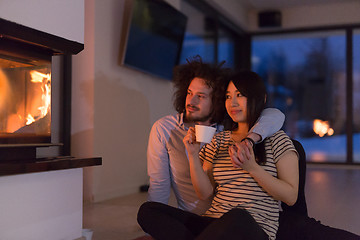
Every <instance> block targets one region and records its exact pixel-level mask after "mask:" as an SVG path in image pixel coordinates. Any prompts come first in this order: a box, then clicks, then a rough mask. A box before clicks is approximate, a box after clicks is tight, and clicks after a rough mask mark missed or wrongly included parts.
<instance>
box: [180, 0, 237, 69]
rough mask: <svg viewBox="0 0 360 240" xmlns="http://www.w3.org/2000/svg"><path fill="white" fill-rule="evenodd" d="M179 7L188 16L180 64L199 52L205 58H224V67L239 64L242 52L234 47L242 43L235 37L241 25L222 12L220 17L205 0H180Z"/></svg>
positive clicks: (204, 59)
mask: <svg viewBox="0 0 360 240" xmlns="http://www.w3.org/2000/svg"><path fill="white" fill-rule="evenodd" d="M181 11H182V12H183V13H184V14H185V15H186V16H187V17H188V22H187V28H186V34H185V38H184V42H183V47H182V52H181V56H180V61H179V63H180V64H184V63H186V59H189V58H191V57H194V56H196V55H200V56H201V58H202V59H203V61H204V62H209V63H220V62H222V61H224V60H225V66H226V67H230V68H235V67H236V66H238V63H239V60H238V58H239V57H240V55H241V53H240V52H237V51H236V48H237V47H238V46H237V45H239V44H241V43H240V42H239V41H238V40H237V39H238V38H239V34H240V32H242V30H241V29H236V27H234V26H233V25H232V24H231V23H229V22H228V21H226V20H224V19H225V18H224V16H222V17H221V20H220V14H219V13H218V12H216V10H214V9H213V8H211V6H209V5H207V4H206V3H200V2H199V1H188V0H182V1H181ZM234 29H235V30H234Z"/></svg>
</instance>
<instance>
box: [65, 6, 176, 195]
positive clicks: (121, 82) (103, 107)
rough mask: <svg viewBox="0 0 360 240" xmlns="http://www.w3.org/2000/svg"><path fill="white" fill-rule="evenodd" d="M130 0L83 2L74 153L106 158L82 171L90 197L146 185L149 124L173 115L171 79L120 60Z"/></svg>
mask: <svg viewBox="0 0 360 240" xmlns="http://www.w3.org/2000/svg"><path fill="white" fill-rule="evenodd" d="M126 1H127V0H126ZM126 1H125V0H121V1H119V0H107V1H95V0H86V1H85V19H86V21H85V40H84V42H85V49H84V51H83V52H81V53H80V54H78V55H77V56H74V58H73V104H72V155H74V156H83V157H85V156H101V157H103V165H102V166H101V167H97V168H87V169H85V171H84V178H85V179H84V198H85V200H86V201H101V200H104V199H109V198H112V197H118V196H122V195H127V194H130V193H134V192H137V191H138V190H139V187H140V186H141V185H143V184H147V183H148V177H147V172H146V148H147V141H148V135H149V132H150V128H151V126H152V124H153V123H154V122H155V121H156V120H157V119H159V118H160V117H162V116H164V115H167V114H169V113H174V110H173V107H172V94H173V89H172V83H171V81H168V80H165V79H160V78H157V77H154V76H151V75H148V74H145V73H142V72H139V71H136V70H132V69H129V68H126V67H124V66H121V65H120V64H118V62H119V51H120V46H121V45H120V44H121V43H120V42H121V41H120V40H121V37H122V36H123V35H122V34H123V33H122V28H123V20H124V19H123V13H124V9H125V8H126V6H127V4H126V3H128V2H126ZM176 1H177V0H176ZM176 1H175V0H172V1H171V4H173V5H174V6H175V7H177V5H178V3H179V2H176ZM127 11H129V10H127Z"/></svg>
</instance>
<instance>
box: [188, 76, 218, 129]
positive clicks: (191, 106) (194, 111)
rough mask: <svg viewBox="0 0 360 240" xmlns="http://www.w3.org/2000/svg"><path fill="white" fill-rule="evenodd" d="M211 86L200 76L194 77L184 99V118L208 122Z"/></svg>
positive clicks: (210, 106) (200, 122)
mask: <svg viewBox="0 0 360 240" xmlns="http://www.w3.org/2000/svg"><path fill="white" fill-rule="evenodd" d="M212 91H213V90H212V88H210V87H209V86H208V85H206V83H205V81H204V80H203V79H202V78H194V79H193V80H192V81H191V83H190V85H189V87H188V90H187V96H186V101H185V108H186V120H187V121H188V122H190V121H191V122H197V123H199V124H205V125H208V124H210V114H211V112H212V101H211V99H212V97H211V94H212Z"/></svg>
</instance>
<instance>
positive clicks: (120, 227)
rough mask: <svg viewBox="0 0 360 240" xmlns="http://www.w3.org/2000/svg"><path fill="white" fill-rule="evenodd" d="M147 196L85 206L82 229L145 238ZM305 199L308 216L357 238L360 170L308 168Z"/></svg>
mask: <svg viewBox="0 0 360 240" xmlns="http://www.w3.org/2000/svg"><path fill="white" fill-rule="evenodd" d="M146 197H147V196H146V193H137V194H133V195H129V196H125V197H121V198H116V199H112V200H107V201H104V202H100V203H95V204H86V205H85V206H84V219H83V222H84V228H89V229H91V230H92V231H93V238H92V239H93V240H115V239H117V240H131V239H134V238H136V237H139V236H142V235H144V233H143V232H142V230H141V229H140V227H139V226H138V225H137V222H136V213H137V210H138V207H139V206H140V205H141V203H143V202H144V201H146ZM306 199H307V204H308V210H309V216H310V217H313V218H315V219H316V220H320V221H321V222H322V223H323V224H326V225H329V226H332V227H337V228H341V229H345V230H348V231H351V232H353V233H356V234H358V235H360V168H359V167H357V168H356V167H354V168H351V169H349V168H342V167H339V166H336V167H334V166H323V165H320V166H319V165H310V166H308V167H307V176H306ZM172 202H174V199H172Z"/></svg>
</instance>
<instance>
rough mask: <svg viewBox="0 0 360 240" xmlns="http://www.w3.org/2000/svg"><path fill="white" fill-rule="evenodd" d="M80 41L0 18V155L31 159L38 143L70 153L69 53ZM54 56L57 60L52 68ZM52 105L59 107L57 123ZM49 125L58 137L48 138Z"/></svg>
mask: <svg viewBox="0 0 360 240" xmlns="http://www.w3.org/2000/svg"><path fill="white" fill-rule="evenodd" d="M83 47H84V46H83V44H80V43H77V42H73V41H70V40H67V39H64V38H61V37H58V36H54V35H51V34H48V33H45V32H41V31H38V30H35V29H32V28H28V27H25V26H23V25H19V24H16V23H13V22H10V21H7V20H4V19H1V18H0V161H3V160H13V159H16V160H17V159H34V158H36V149H37V148H40V147H51V146H61V147H62V149H63V151H62V153H65V154H69V145H70V141H69V139H68V138H69V136H70V124H69V123H70V111H71V108H70V106H71V104H69V103H70V100H71V67H70V66H71V55H72V54H77V53H79V52H80V51H81V50H82V49H83ZM55 56H58V57H59V56H60V58H61V59H62V60H61V64H59V66H60V67H59V68H60V69H57V70H56V71H53V69H54V66H53V64H52V62H53V58H54V57H55ZM54 74H57V75H54ZM53 79H54V80H53ZM55 80H57V81H59V82H61V83H59V82H55V83H54V82H53V81H55ZM54 86H56V87H58V88H59V89H53V88H54ZM54 90H55V91H57V92H60V94H58V95H60V100H59V101H57V103H56V104H55V103H54V102H53V101H52V98H53V94H52V92H53V91H54ZM53 108H56V109H57V111H58V112H61V113H60V114H56V115H57V116H59V117H60V119H59V120H57V124H56V126H53V125H52V123H53V119H52V110H53ZM59 108H61V109H60V110H59ZM54 129H55V130H54ZM53 131H56V132H61V133H62V136H60V140H56V141H55V142H54V141H53V139H52V135H53ZM66 149H67V150H66Z"/></svg>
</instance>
